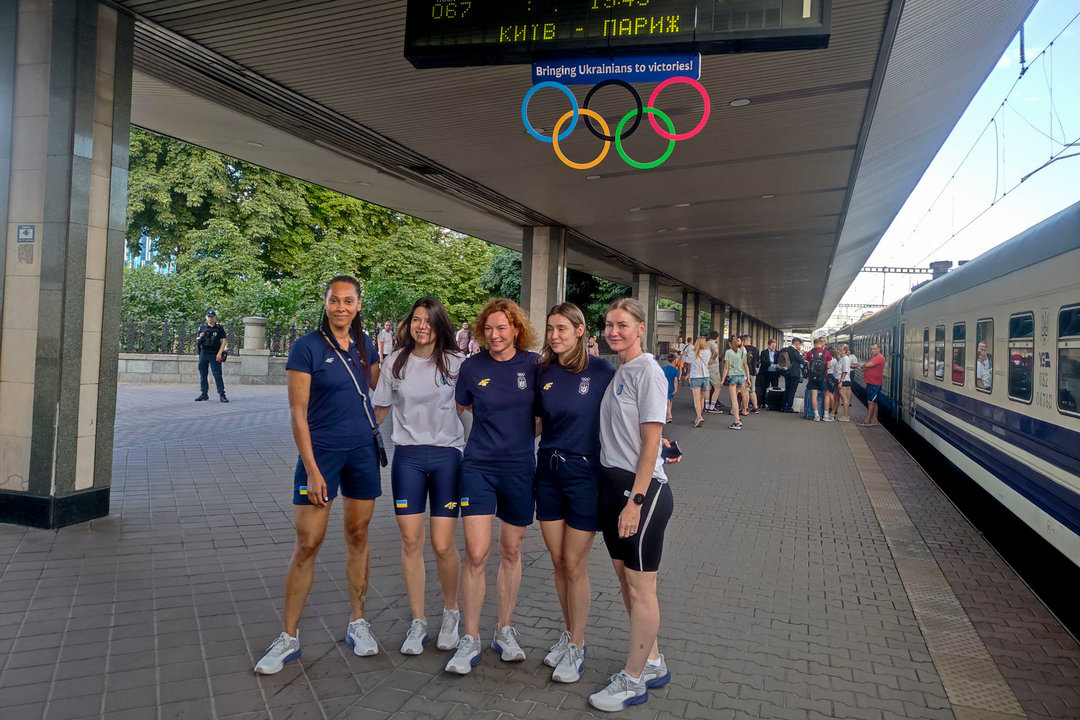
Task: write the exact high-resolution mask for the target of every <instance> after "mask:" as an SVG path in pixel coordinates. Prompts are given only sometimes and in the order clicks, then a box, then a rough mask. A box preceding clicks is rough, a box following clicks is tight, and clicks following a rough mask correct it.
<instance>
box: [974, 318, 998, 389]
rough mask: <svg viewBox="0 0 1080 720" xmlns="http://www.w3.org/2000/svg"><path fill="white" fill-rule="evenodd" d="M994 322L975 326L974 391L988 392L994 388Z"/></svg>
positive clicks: (981, 321)
mask: <svg viewBox="0 0 1080 720" xmlns="http://www.w3.org/2000/svg"><path fill="white" fill-rule="evenodd" d="M993 353H994V321H993V320H980V321H979V322H978V323H977V324H976V325H975V389H976V390H982V391H983V392H990V391H991V389H993V387H994V354H993Z"/></svg>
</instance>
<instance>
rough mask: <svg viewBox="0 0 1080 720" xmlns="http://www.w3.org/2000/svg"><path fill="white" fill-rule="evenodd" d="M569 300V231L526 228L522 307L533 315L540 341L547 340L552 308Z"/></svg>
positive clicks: (531, 317) (522, 246)
mask: <svg viewBox="0 0 1080 720" xmlns="http://www.w3.org/2000/svg"><path fill="white" fill-rule="evenodd" d="M565 299H566V230H565V229H564V228H561V227H527V228H525V231H524V234H523V235H522V238H521V307H522V308H524V310H525V312H527V313H529V320H530V322H532V326H533V329H534V330H535V331H536V337H537V339H538V342H539V339H540V338H543V337H544V328H545V327H547V311H548V309H549V308H551V307H552V306H553V305H557V304H559V303H561V302H563V301H564V300H565ZM533 349H534V350H539V349H540V348H539V347H536V348H533Z"/></svg>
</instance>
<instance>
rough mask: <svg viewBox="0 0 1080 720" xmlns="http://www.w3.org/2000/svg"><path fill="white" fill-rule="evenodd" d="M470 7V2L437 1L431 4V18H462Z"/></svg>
mask: <svg viewBox="0 0 1080 720" xmlns="http://www.w3.org/2000/svg"><path fill="white" fill-rule="evenodd" d="M470 8H472V3H471V2H465V1H464V0H463V1H462V2H442V3H440V2H437V3H435V4H434V5H432V6H431V17H432V19H433V20H443V19H446V20H453V19H454V18H463V17H465V16H466V15H468V14H469V9H470Z"/></svg>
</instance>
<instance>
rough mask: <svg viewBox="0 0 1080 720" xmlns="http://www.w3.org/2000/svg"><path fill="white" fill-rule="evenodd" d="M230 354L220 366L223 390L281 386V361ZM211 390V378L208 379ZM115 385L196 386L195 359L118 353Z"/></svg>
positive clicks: (196, 370) (283, 373)
mask: <svg viewBox="0 0 1080 720" xmlns="http://www.w3.org/2000/svg"><path fill="white" fill-rule="evenodd" d="M243 353H244V351H241V352H240V354H234V352H233V351H231V350H230V351H229V359H228V360H227V361H226V362H225V363H224V364H223V365H222V366H221V374H222V376H223V379H224V381H225V387H226V389H228V387H229V386H230V385H284V384H285V358H283V357H268V356H267V355H263V354H258V355H247V356H245V355H244V354H243ZM208 379H209V381H210V388H211V390H212V389H213V384H214V377H213V374H210V375H208ZM117 380H118V381H119V382H160V383H183V384H191V385H195V386H198V384H199V357H198V356H197V355H160V354H144V353H120V362H119V374H118V376H117Z"/></svg>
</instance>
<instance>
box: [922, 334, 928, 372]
mask: <svg viewBox="0 0 1080 720" xmlns="http://www.w3.org/2000/svg"><path fill="white" fill-rule="evenodd" d="M929 374H930V328H923V330H922V376H923V377H926V376H927V375H929Z"/></svg>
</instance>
